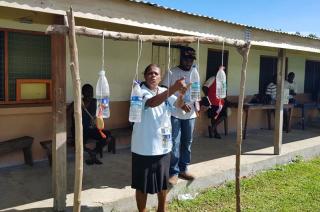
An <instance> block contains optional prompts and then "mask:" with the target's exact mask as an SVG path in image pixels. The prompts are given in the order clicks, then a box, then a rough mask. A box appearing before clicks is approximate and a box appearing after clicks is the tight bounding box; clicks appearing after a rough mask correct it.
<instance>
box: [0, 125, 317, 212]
mask: <svg viewBox="0 0 320 212" xmlns="http://www.w3.org/2000/svg"><path fill="white" fill-rule="evenodd" d="M283 135H284V139H283V140H284V141H283V143H284V145H283V146H282V154H281V155H280V156H275V155H273V147H272V145H273V131H268V130H254V131H249V132H248V134H247V139H246V140H244V144H243V152H244V154H243V156H242V157H241V160H242V161H241V165H242V168H241V174H242V175H250V174H253V173H255V172H257V171H259V170H263V169H268V168H270V167H272V166H274V165H275V164H283V163H287V162H289V161H290V160H292V159H293V158H294V157H296V156H297V155H301V156H303V157H304V158H311V157H315V156H318V155H320V129H316V128H312V129H307V130H305V131H302V130H293V131H292V132H291V133H289V134H286V133H284V134H283ZM235 140H236V135H235V134H230V135H228V136H227V137H223V139H222V140H217V139H209V138H205V137H200V138H196V139H195V141H194V145H193V148H192V150H193V152H192V162H193V163H192V165H191V166H190V170H191V172H192V173H194V174H195V175H196V177H197V179H196V180H195V181H193V182H186V181H183V180H179V182H178V185H177V186H175V187H174V188H173V189H171V190H170V193H169V196H170V198H174V197H176V196H177V195H178V194H179V193H186V192H188V193H189V192H191V193H192V192H196V191H198V190H201V189H204V188H207V187H210V186H216V185H219V184H221V183H224V182H225V181H228V180H232V179H234V166H235V156H234V154H235ZM102 160H103V165H100V166H98V165H95V166H87V165H85V166H84V178H83V192H82V205H83V210H82V211H110V210H111V209H113V208H114V209H116V211H133V210H134V209H135V207H136V206H135V200H134V190H132V189H131V188H130V181H131V153H130V151H129V150H128V149H125V150H120V151H119V152H118V154H116V155H113V154H109V153H105V154H104V158H103V159H102ZM67 169H68V188H67V191H68V195H67V206H68V210H71V206H72V203H73V199H72V198H73V194H72V192H73V178H74V161H73V160H72V159H70V160H69V162H68V167H67ZM0 191H1V195H0V211H51V208H52V198H51V197H52V194H51V169H50V167H49V166H48V163H47V162H46V161H44V162H40V163H36V164H35V165H34V167H28V166H20V167H14V168H5V169H0ZM155 200H156V196H155V195H154V196H150V198H149V199H148V205H149V206H152V205H154V204H155V203H156V201H155Z"/></svg>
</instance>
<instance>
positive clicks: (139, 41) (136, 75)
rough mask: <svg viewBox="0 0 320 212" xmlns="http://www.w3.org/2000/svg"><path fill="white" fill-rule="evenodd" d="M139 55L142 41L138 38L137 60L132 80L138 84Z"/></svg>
mask: <svg viewBox="0 0 320 212" xmlns="http://www.w3.org/2000/svg"><path fill="white" fill-rule="evenodd" d="M141 53H142V40H141V39H140V37H138V58H137V64H136V73H135V75H134V79H135V80H136V81H137V82H138V80H139V73H138V71H139V62H140V57H141Z"/></svg>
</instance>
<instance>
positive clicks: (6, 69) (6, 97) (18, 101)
mask: <svg viewBox="0 0 320 212" xmlns="http://www.w3.org/2000/svg"><path fill="white" fill-rule="evenodd" d="M0 31H3V32H4V101H0V106H1V105H19V106H20V105H23V104H27V105H30V103H34V104H44V105H45V104H48V103H51V101H52V89H51V87H52V86H51V82H50V90H49V91H50V94H47V96H50V98H49V99H48V100H31V101H27V100H21V99H16V100H15V101H14V100H9V80H8V78H9V65H8V64H9V59H8V33H9V32H20V33H27V34H31V35H39V36H40V35H42V36H44V35H46V33H44V32H37V31H28V30H20V29H9V28H1V27H0ZM49 36H51V35H49ZM52 57H53V56H52V55H51V59H52ZM51 73H52V69H51ZM51 78H52V76H51ZM50 81H51V80H50ZM16 88H17V85H16ZM47 91H48V90H47ZM16 94H17V93H16ZM17 96H18V95H17Z"/></svg>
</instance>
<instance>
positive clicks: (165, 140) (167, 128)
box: [160, 111, 172, 149]
mask: <svg viewBox="0 0 320 212" xmlns="http://www.w3.org/2000/svg"><path fill="white" fill-rule="evenodd" d="M171 129H172V128H171V120H170V114H169V112H168V111H166V112H165V113H164V114H163V115H162V119H161V128H160V133H161V140H162V148H164V149H167V148H169V142H171Z"/></svg>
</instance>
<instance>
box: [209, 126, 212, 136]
mask: <svg viewBox="0 0 320 212" xmlns="http://www.w3.org/2000/svg"><path fill="white" fill-rule="evenodd" d="M208 132H209V138H212V128H211V127H210V126H208Z"/></svg>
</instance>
